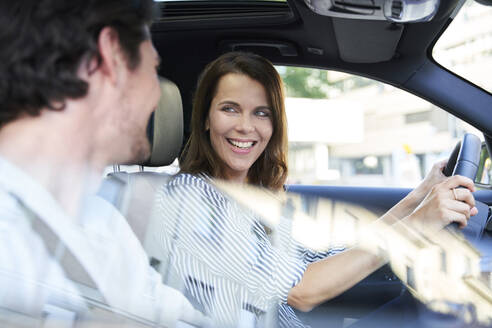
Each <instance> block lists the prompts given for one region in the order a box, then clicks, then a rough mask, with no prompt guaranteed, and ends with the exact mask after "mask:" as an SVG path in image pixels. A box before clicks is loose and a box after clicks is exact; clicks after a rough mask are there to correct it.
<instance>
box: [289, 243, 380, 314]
mask: <svg viewBox="0 0 492 328" xmlns="http://www.w3.org/2000/svg"><path fill="white" fill-rule="evenodd" d="M385 262H386V260H385V259H384V258H382V257H379V256H376V255H374V254H371V253H369V252H367V251H365V250H362V249H358V248H352V249H349V250H346V251H344V252H342V253H339V254H336V255H333V256H330V257H327V258H325V259H323V260H320V261H317V262H314V263H311V264H310V265H308V267H307V269H306V271H305V272H304V275H303V277H302V279H301V281H300V282H299V283H298V284H297V285H296V286H294V287H293V288H292V289H291V290H290V292H289V295H288V297H287V303H288V304H289V305H290V306H292V307H295V308H296V309H298V310H301V311H305V312H307V311H310V310H311V309H312V308H314V307H315V306H316V305H318V304H320V303H323V302H325V301H327V300H329V299H332V298H333V297H336V296H338V295H339V294H341V293H343V292H344V291H346V290H347V289H349V288H351V287H352V286H354V285H355V284H356V283H358V282H359V281H361V280H362V279H364V278H365V277H367V276H368V275H369V274H371V273H372V272H374V271H375V270H377V269H378V268H379V267H381V266H382V265H383V264H384V263H385Z"/></svg>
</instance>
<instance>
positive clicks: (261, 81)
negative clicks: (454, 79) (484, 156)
mask: <svg viewBox="0 0 492 328" xmlns="http://www.w3.org/2000/svg"><path fill="white" fill-rule="evenodd" d="M286 152H287V130H286V118H285V110H284V95H283V88H282V82H281V79H280V77H279V75H278V73H277V72H276V70H275V68H274V67H273V66H272V64H271V63H270V62H268V61H267V60H266V59H264V58H262V57H259V56H256V55H253V54H245V53H228V54H225V55H223V56H221V57H219V58H218V59H216V60H215V61H214V62H212V63H210V64H209V65H208V66H207V67H206V68H205V71H204V72H203V74H202V76H201V78H200V80H199V82H198V88H197V91H196V95H195V98H194V105H193V114H192V132H191V136H190V139H189V141H188V143H187V144H186V147H185V150H184V152H183V155H182V158H181V159H180V164H181V173H180V174H179V175H177V176H176V177H175V178H174V179H173V180H172V181H171V182H170V183H169V184H168V185H167V186H166V187H165V188H164V189H163V190H162V192H161V193H160V198H159V200H158V215H160V216H164V218H163V219H162V222H163V224H164V227H163V228H162V244H163V247H164V250H165V252H166V254H169V258H170V262H169V264H170V271H171V272H173V273H174V274H175V275H177V276H178V277H179V279H181V281H183V283H184V285H185V287H186V289H187V290H188V291H189V292H190V293H191V294H192V295H193V297H194V298H195V299H196V300H197V301H198V302H199V303H200V304H201V305H203V307H204V308H205V309H204V310H205V311H206V312H207V313H209V314H210V315H211V316H212V317H213V319H214V320H215V323H216V325H222V326H237V321H238V320H239V321H240V322H244V321H247V320H252V321H253V320H256V319H258V318H260V319H261V320H264V321H265V320H266V321H268V318H265V317H266V316H262V314H263V313H264V312H265V311H266V310H267V309H269V308H271V306H272V305H275V304H277V303H280V306H279V311H278V313H279V318H278V319H279V321H280V325H281V326H286V327H287V326H288V327H294V326H302V324H301V323H300V322H299V321H298V319H297V318H296V317H295V315H294V312H293V311H292V309H291V308H290V306H293V307H296V308H298V309H300V310H302V311H308V310H310V309H312V308H313V307H314V306H315V305H317V304H319V303H321V302H324V301H326V300H328V299H331V298H333V297H335V296H337V295H338V294H340V293H342V292H343V291H345V290H347V289H348V288H350V287H351V286H353V285H354V284H356V283H357V282H359V281H360V280H362V279H363V278H364V277H366V276H367V275H369V274H370V273H371V272H373V271H374V270H376V269H377V268H379V267H380V266H381V265H382V264H384V262H385V260H384V259H382V258H380V257H378V256H376V255H373V254H370V253H368V252H366V251H364V250H362V249H357V248H352V249H348V250H345V251H342V252H341V249H331V250H329V251H328V252H327V253H326V254H320V253H315V252H310V251H308V250H305V251H303V252H301V253H300V255H299V256H292V252H289V251H282V250H278V249H274V248H273V247H272V246H271V243H270V240H269V236H268V235H267V233H266V232H265V229H264V228H263V226H262V225H261V224H260V223H259V221H258V220H257V218H256V217H255V215H254V214H253V213H248V212H247V211H244V210H242V209H239V208H238V206H237V205H236V204H235V203H233V202H231V201H229V200H228V199H226V198H225V197H224V196H222V195H221V194H220V193H219V192H217V191H216V190H215V189H214V188H213V187H212V186H211V185H210V184H209V183H208V182H207V180H208V179H209V178H222V179H226V180H229V181H235V182H238V183H248V184H253V185H258V186H263V187H266V188H270V189H272V190H281V189H282V188H283V185H284V183H285V180H286V177H287V164H286ZM443 165H444V163H443V162H441V163H438V164H436V165H435V166H434V168H433V169H432V171H431V173H430V174H429V175H428V176H427V177H426V179H425V180H424V181H423V182H422V183H421V184H420V185H419V187H417V188H416V189H415V190H414V191H412V192H411V193H410V194H409V195H408V196H407V197H406V198H405V199H403V200H402V201H401V202H400V203H398V204H397V205H396V206H395V207H394V208H392V209H391V210H390V211H389V212H388V213H387V214H386V215H385V216H383V217H382V218H381V220H388V221H389V220H391V218H403V219H404V220H405V221H407V222H408V223H409V224H414V225H415V226H417V227H421V226H424V225H427V226H429V222H426V221H425V218H429V217H432V218H433V220H432V227H433V228H434V229H441V228H442V227H444V226H445V225H447V224H449V223H450V222H451V221H457V222H459V223H460V225H462V226H464V225H466V221H467V219H468V218H469V217H470V215H474V214H475V213H476V209H475V208H474V199H473V196H472V195H471V193H470V191H473V190H474V189H473V188H474V187H473V182H471V181H470V180H469V179H466V178H464V177H452V178H448V179H445V177H444V176H443V174H442V173H441V170H442V168H443ZM460 185H461V186H465V187H467V188H468V189H459V190H456V192H458V193H459V196H458V198H459V199H460V200H462V201H457V200H456V199H455V198H454V194H453V191H452V189H453V188H455V187H458V186H460ZM429 191H431V192H429ZM426 195H427V196H426ZM183 203H185V204H186V206H182V205H181V204H183ZM419 204H420V205H419ZM417 206H418V207H417ZM449 218H453V220H450V219H449ZM335 254H336V255H335ZM248 318H249V319H248Z"/></svg>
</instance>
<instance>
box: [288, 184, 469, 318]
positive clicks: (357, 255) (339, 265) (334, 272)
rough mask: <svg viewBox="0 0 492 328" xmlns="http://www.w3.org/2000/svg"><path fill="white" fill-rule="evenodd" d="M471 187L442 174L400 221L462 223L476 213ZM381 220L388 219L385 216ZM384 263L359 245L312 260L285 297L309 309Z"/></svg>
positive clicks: (422, 226)
mask: <svg viewBox="0 0 492 328" xmlns="http://www.w3.org/2000/svg"><path fill="white" fill-rule="evenodd" d="M458 187H464V188H459V189H456V190H455V192H453V189H455V188H458ZM473 191H475V187H474V184H473V181H471V180H470V179H468V178H466V177H462V176H453V177H449V178H445V179H444V180H443V181H442V182H440V183H438V184H435V185H434V186H432V187H431V189H430V192H429V193H428V194H427V196H425V198H424V199H423V201H422V202H421V203H420V204H419V205H418V206H417V208H416V209H415V210H414V211H413V212H411V213H410V214H409V215H407V216H406V217H405V218H404V219H403V220H402V221H401V222H403V223H405V224H408V225H409V226H410V227H411V228H414V229H416V230H417V231H422V232H431V233H432V232H434V231H438V230H440V229H442V228H444V227H445V226H447V225H448V224H450V223H451V222H458V223H459V224H460V226H461V227H464V226H466V223H467V220H468V219H469V218H470V216H473V215H475V214H477V209H476V207H475V200H474V198H473V195H472V192H473ZM455 193H456V196H457V199H456V198H455ZM407 201H408V200H407ZM399 204H400V205H401V204H405V202H404V201H402V202H400V203H399ZM404 208H405V207H404V206H403V205H401V208H399V209H398V208H397V211H403V209H404ZM405 210H406V211H408V209H405ZM380 220H382V221H383V222H384V223H386V224H387V223H388V222H387V221H385V220H384V217H383V218H381V219H380ZM395 221H396V222H395V223H394V224H399V222H400V220H395ZM384 263H385V259H384V258H382V257H380V256H377V255H374V254H372V253H370V252H368V251H365V250H362V249H358V248H353V249H350V250H347V251H345V252H343V253H340V254H337V255H334V256H331V257H328V258H326V259H324V260H321V261H318V262H314V263H312V264H310V265H309V266H308V267H307V269H306V271H305V273H304V275H303V277H302V279H301V281H300V282H299V283H298V284H297V285H296V286H295V287H293V288H292V289H291V290H290V292H289V294H288V298H287V301H288V303H289V304H290V305H291V306H293V307H295V308H297V309H299V310H301V311H309V310H311V309H312V308H313V307H315V306H316V305H318V304H320V303H322V302H325V301H327V300H329V299H331V298H333V297H335V296H337V295H339V294H341V293H342V292H344V291H345V290H347V289H349V288H350V287H352V286H354V285H355V284H356V283H358V282H359V281H361V280H362V279H364V278H365V277H367V276H368V275H369V274H371V273H372V272H374V271H375V270H376V269H378V268H379V267H380V266H382V265H383V264H384Z"/></svg>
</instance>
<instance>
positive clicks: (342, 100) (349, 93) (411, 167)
mask: <svg viewBox="0 0 492 328" xmlns="http://www.w3.org/2000/svg"><path fill="white" fill-rule="evenodd" d="M277 69H278V71H279V73H280V74H281V76H282V78H283V81H284V83H285V86H286V93H287V99H286V111H287V118H288V125H289V179H288V183H290V184H324V185H347V186H387V187H388V186H393V187H415V186H416V185H417V184H418V182H419V181H420V180H421V179H422V178H423V177H424V175H425V173H426V172H428V171H429V170H430V168H431V166H432V165H433V163H435V162H436V161H437V160H440V159H444V158H447V157H448V155H449V153H450V152H451V150H452V149H453V148H454V145H455V144H456V142H457V141H458V140H459V138H461V137H462V136H463V134H464V133H466V132H472V133H475V134H476V135H479V136H481V133H480V132H479V131H478V130H476V129H474V128H473V127H471V126H470V125H469V124H467V123H465V122H463V121H461V120H460V119H458V118H456V117H454V116H453V115H451V114H449V113H447V112H446V111H444V110H442V109H440V108H438V107H436V106H434V105H433V104H431V103H429V102H427V101H425V100H423V99H421V98H419V97H417V96H414V95H412V94H410V93H408V92H405V91H403V90H400V89H398V88H395V87H392V86H390V85H387V84H383V83H380V82H377V81H373V80H370V79H367V78H363V77H360V76H355V75H350V74H346V73H341V72H336V71H327V70H318V69H309V68H300V67H285V66H284V67H277Z"/></svg>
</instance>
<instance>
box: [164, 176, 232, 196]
mask: <svg viewBox="0 0 492 328" xmlns="http://www.w3.org/2000/svg"><path fill="white" fill-rule="evenodd" d="M168 187H169V188H171V189H176V188H180V189H183V190H185V191H186V192H187V193H188V192H189V193H194V194H200V195H202V196H206V197H207V198H210V199H211V200H212V199H213V200H215V201H216V202H220V203H224V202H226V198H225V197H224V195H223V194H222V193H220V192H219V191H217V189H215V187H214V186H213V181H212V178H211V177H210V176H208V175H206V174H203V173H200V174H191V173H178V174H177V175H176V176H174V178H173V179H171V181H169V183H168Z"/></svg>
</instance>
